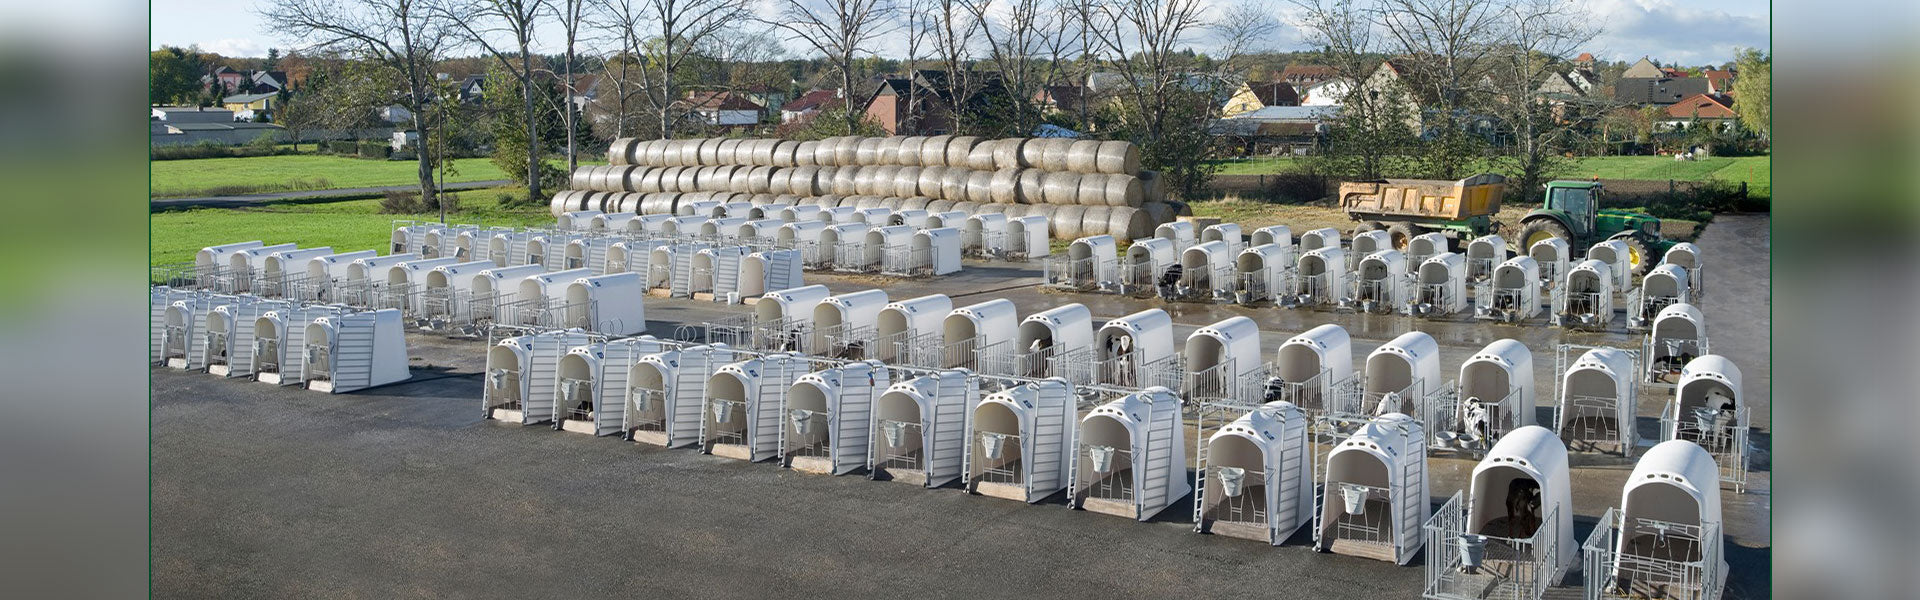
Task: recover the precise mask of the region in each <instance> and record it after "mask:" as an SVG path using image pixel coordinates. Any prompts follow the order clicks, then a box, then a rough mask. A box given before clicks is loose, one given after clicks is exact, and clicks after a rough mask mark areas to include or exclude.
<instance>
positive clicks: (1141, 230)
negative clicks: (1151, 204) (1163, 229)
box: [1107, 206, 1160, 241]
mask: <svg viewBox="0 0 1920 600" xmlns="http://www.w3.org/2000/svg"><path fill="white" fill-rule="evenodd" d="M1110 208H1111V209H1112V210H1110V211H1109V212H1108V213H1107V234H1108V235H1112V236H1113V237H1114V239H1119V240H1126V241H1133V240H1138V239H1145V238H1150V237H1153V228H1154V227H1158V226H1160V224H1159V223H1155V222H1154V221H1153V215H1151V214H1148V213H1147V211H1144V210H1141V209H1138V208H1134V207H1131V206H1114V207H1110Z"/></svg>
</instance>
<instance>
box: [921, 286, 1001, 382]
mask: <svg viewBox="0 0 1920 600" xmlns="http://www.w3.org/2000/svg"><path fill="white" fill-rule="evenodd" d="M1018 310H1019V309H1017V308H1015V307H1014V304H1013V301H1012V300H1008V299H1005V298H995V299H992V300H988V301H986V302H981V303H978V304H970V305H967V306H962V307H960V308H956V309H953V312H950V313H947V318H946V319H944V320H942V321H941V325H940V332H941V339H942V340H943V343H944V344H945V346H944V348H945V350H944V351H942V353H941V354H943V355H944V358H943V359H942V361H943V362H942V363H941V365H940V366H941V367H942V368H948V369H954V368H961V369H969V370H971V371H974V372H976V373H979V372H985V371H984V369H983V368H982V367H983V365H992V364H994V362H995V360H994V358H993V357H997V356H1004V355H1007V354H1010V353H1012V352H1013V351H1014V346H1013V344H1014V340H1015V338H1016V337H1017V335H1018V331H1019V329H1020V315H1019V313H1018Z"/></svg>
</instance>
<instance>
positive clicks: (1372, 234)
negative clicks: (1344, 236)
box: [1347, 229, 1399, 271]
mask: <svg viewBox="0 0 1920 600" xmlns="http://www.w3.org/2000/svg"><path fill="white" fill-rule="evenodd" d="M1382 250H1394V251H1395V252H1399V250H1397V249H1395V248H1394V247H1393V235H1392V234H1389V233H1387V232H1386V231H1385V230H1381V229H1375V230H1373V231H1365V232H1360V233H1355V234H1353V240H1351V241H1349V242H1347V270H1350V271H1351V270H1353V269H1357V268H1359V265H1360V260H1361V259H1364V258H1366V257H1367V256H1369V255H1371V254H1373V253H1375V252H1379V251H1382ZM1396 258H1399V257H1398V256H1396Z"/></svg>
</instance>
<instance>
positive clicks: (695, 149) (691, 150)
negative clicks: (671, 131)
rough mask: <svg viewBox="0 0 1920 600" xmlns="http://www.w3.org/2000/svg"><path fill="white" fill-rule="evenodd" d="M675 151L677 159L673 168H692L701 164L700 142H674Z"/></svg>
mask: <svg viewBox="0 0 1920 600" xmlns="http://www.w3.org/2000/svg"><path fill="white" fill-rule="evenodd" d="M673 149H674V153H673V154H674V156H675V157H677V158H675V159H673V160H674V161H675V162H674V163H673V166H676V167H692V166H696V165H699V164H700V140H674V141H673Z"/></svg>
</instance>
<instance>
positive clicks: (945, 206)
mask: <svg viewBox="0 0 1920 600" xmlns="http://www.w3.org/2000/svg"><path fill="white" fill-rule="evenodd" d="M954 204H955V202H954V201H952V200H934V199H932V198H928V199H927V212H934V213H940V212H947V211H950V210H953V205H954Z"/></svg>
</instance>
